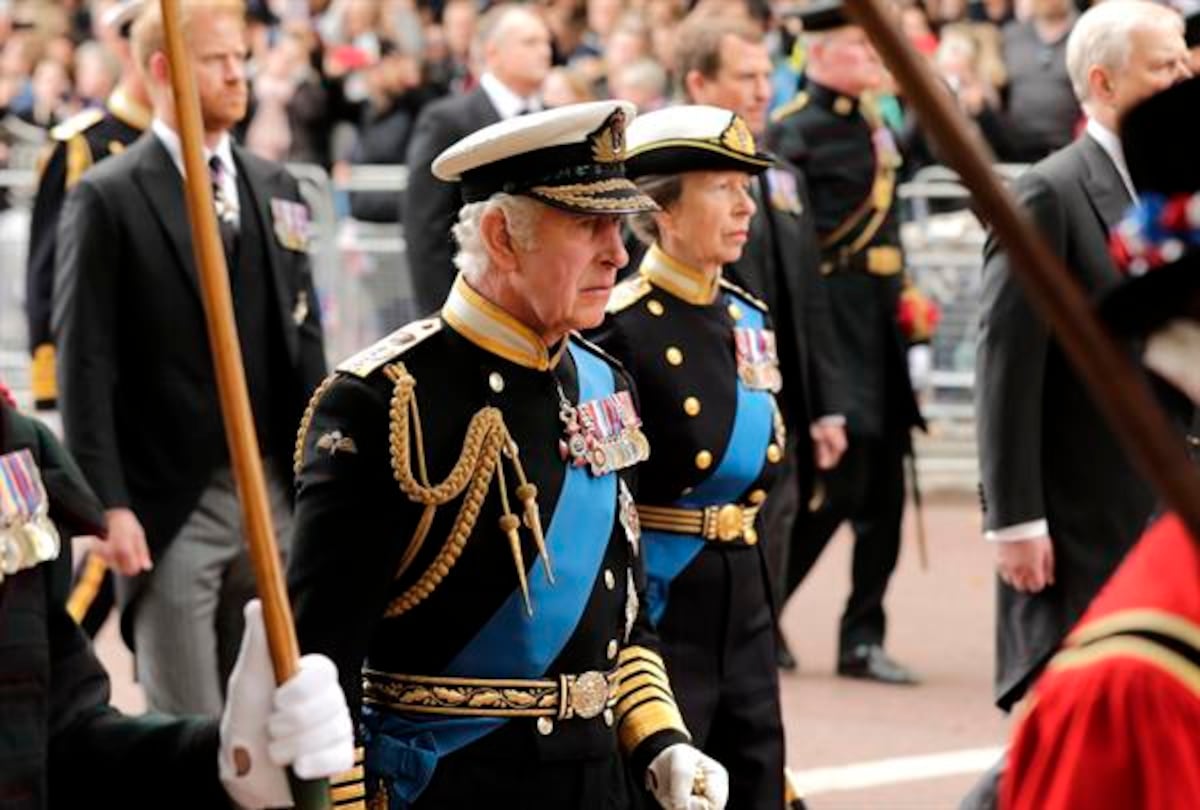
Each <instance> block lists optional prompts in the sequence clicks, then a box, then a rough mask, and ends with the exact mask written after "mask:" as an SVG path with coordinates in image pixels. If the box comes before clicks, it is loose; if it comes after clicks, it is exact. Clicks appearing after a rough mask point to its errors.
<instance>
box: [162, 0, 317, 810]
mask: <svg viewBox="0 0 1200 810" xmlns="http://www.w3.org/2000/svg"><path fill="white" fill-rule="evenodd" d="M160 3H161V6H160V7H161V9H162V18H163V31H164V35H165V39H166V48H167V58H168V60H169V61H170V65H171V88H172V91H173V93H174V96H175V115H176V122H177V125H178V127H179V139H180V142H181V143H182V151H183V165H184V176H185V183H184V189H185V193H186V196H187V211H188V221H189V223H190V224H191V233H192V246H193V250H194V251H195V258H196V269H197V271H198V273H199V278H200V291H201V299H202V300H203V302H204V316H205V321H206V323H207V326H208V341H209V347H210V349H211V351H212V356H213V363H214V365H215V367H216V378H217V391H218V394H219V397H220V402H221V415H222V418H223V420H224V423H225V438H226V441H227V442H228V444H229V458H230V460H231V464H232V468H233V475H234V480H235V481H236V483H237V488H238V498H239V501H240V502H241V506H242V519H243V523H244V525H245V535H246V543H247V545H248V546H249V554H250V562H251V565H252V566H253V568H254V579H255V584H256V587H257V590H258V596H259V599H260V600H261V601H262V606H263V623H264V625H265V626H266V631H267V646H268V648H269V649H270V652H271V664H272V666H273V667H274V670H275V682H276V683H278V684H282V683H284V682H285V681H287V680H288V679H289V678H291V677H292V676H293V675H295V674H296V670H297V667H298V662H299V659H300V651H299V643H298V642H297V641H296V629H295V624H294V622H293V620H292V609H291V605H290V603H289V602H288V596H287V587H286V585H285V583H284V579H283V571H282V568H281V566H280V563H279V549H278V547H277V546H276V544H275V528H274V526H273V525H272V521H271V509H270V503H269V501H268V499H267V488H266V479H265V478H264V476H263V469H262V461H261V456H260V455H259V449H258V436H257V435H256V434H255V430H254V416H253V414H252V412H251V410H250V395H249V392H248V391H247V388H246V373H245V369H244V366H243V363H242V350H241V345H240V344H239V343H238V335H237V324H236V321H235V320H234V315H233V297H232V294H231V293H230V289H229V270H228V268H227V267H226V264H225V250H224V248H223V247H222V244H221V236H220V232H219V231H218V229H217V220H216V213H215V211H214V209H213V198H212V184H211V180H210V175H209V170H208V166H207V164H206V163H205V160H204V151H203V145H204V127H203V122H202V121H201V118H200V97H199V94H198V92H197V90H196V80H195V77H194V76H193V75H192V70H191V60H190V58H189V56H188V51H187V43H186V42H185V41H184V38H183V29H182V19H181V17H182V15H181V10H180V0H160ZM289 776H290V777H292V794H293V798H294V799H295V803H296V807H298V808H311V809H312V810H317V809H318V808H327V807H329V788H328V784H327V782H326V780H316V781H313V782H306V783H301V782H300V781H299V780H297V779H295V778H294V776H292V775H291V774H290V773H289Z"/></svg>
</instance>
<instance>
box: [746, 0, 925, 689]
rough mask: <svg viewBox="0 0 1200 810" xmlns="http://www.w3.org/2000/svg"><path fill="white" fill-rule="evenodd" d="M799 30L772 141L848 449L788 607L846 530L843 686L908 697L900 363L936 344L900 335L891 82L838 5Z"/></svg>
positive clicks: (910, 410) (828, 476) (907, 399)
mask: <svg viewBox="0 0 1200 810" xmlns="http://www.w3.org/2000/svg"><path fill="white" fill-rule="evenodd" d="M803 22H804V28H805V31H806V32H807V33H808V35H809V37H810V41H809V49H808V64H807V66H806V68H805V73H806V76H807V86H806V90H805V92H803V93H800V94H799V95H798V96H797V97H796V98H795V99H794V100H793V101H791V102H790V103H788V104H787V105H785V106H783V107H781V108H779V109H778V110H776V111H775V113H774V114H773V116H772V125H771V128H770V132H769V140H770V145H771V147H772V149H773V151H775V152H776V153H777V154H779V155H780V156H782V157H783V158H785V159H787V160H790V161H791V162H792V163H794V164H795V165H797V166H799V168H800V170H801V171H802V172H803V173H804V176H805V177H806V178H807V180H808V185H809V190H810V193H811V194H812V208H813V212H814V214H813V216H814V220H815V223H816V230H817V235H818V238H819V240H820V251H821V272H822V273H823V274H824V275H825V283H826V284H827V285H828V286H827V289H828V292H829V298H830V302H831V304H832V308H833V322H834V327H835V332H836V334H837V339H838V341H839V343H840V348H841V349H842V353H843V357H844V359H845V364H844V367H845V384H846V386H847V389H848V392H849V395H848V406H847V408H846V430H847V433H848V434H849V447H848V449H847V451H846V454H845V457H844V458H843V459H842V461H841V463H840V464H838V466H837V467H836V468H835V469H833V470H831V471H829V472H827V473H825V474H824V475H822V476H821V481H822V483H823V487H822V493H821V495H820V496H819V497H816V498H814V501H815V502H816V503H817V504H819V505H817V506H816V508H815V510H814V511H812V512H811V513H807V514H804V515H802V519H801V520H800V521H799V522H798V523H797V526H796V529H795V533H794V536H795V538H796V539H795V541H794V542H793V544H792V548H791V556H790V559H789V561H788V567H787V572H786V582H785V584H784V594H785V598H786V596H787V595H790V594H791V592H792V591H793V590H794V589H795V588H796V587H798V586H799V585H800V583H801V582H802V581H803V580H804V578H805V577H806V576H807V575H808V572H809V571H810V570H811V569H812V567H813V565H815V564H816V561H817V559H818V558H819V556H820V554H821V552H822V551H823V550H824V548H825V545H826V544H827V543H828V541H829V540H830V538H831V537H832V536H833V534H834V532H835V531H836V530H837V528H838V527H839V526H840V525H841V524H842V523H843V522H845V521H849V522H850V523H851V524H852V526H853V528H854V534H855V542H854V561H853V566H852V574H851V576H852V589H851V593H850V598H849V599H848V600H847V603H846V609H845V612H844V613H843V614H842V620H841V630H840V633H839V653H838V673H839V674H841V675H845V676H849V677H861V678H868V679H871V680H876V681H880V682H884V683H896V684H907V683H912V682H914V681H915V678H914V677H913V676H912V675H911V674H910V673H909V672H908V671H907V670H906V669H905V668H904V667H902V666H900V665H899V664H897V663H896V662H895V661H893V660H892V659H891V658H890V657H888V655H887V654H886V653H885V652H884V650H883V642H884V636H885V632H886V617H885V615H884V609H883V599H884V594H885V593H886V592H887V587H888V583H889V582H890V580H891V576H892V572H893V571H894V570H895V567H896V561H897V558H898V556H899V553H900V526H901V522H902V516H903V512H904V456H905V455H906V454H907V453H909V452H911V442H910V438H909V431H910V430H911V429H912V428H913V427H920V426H923V424H924V423H923V421H922V419H921V415H920V412H919V411H918V409H917V404H916V400H915V399H914V397H913V391H912V383H911V381H910V378H909V371H908V364H907V362H906V352H907V350H908V348H909V346H910V344H912V343H914V342H917V341H919V340H921V339H927V338H928V335H927V334H923V333H922V330H920V329H917V330H912V331H909V332H907V333H906V332H903V331H902V330H901V328H900V319H899V309H900V301H901V298H902V296H903V295H906V294H907V295H911V294H913V292H915V288H913V287H911V286H910V284H909V282H908V280H907V279H906V277H905V274H904V256H903V253H902V251H901V249H900V223H899V218H898V216H897V211H896V196H895V187H896V170H897V168H898V167H899V165H900V162H901V160H900V154H899V151H898V149H897V147H896V144H895V141H894V139H893V137H892V134H891V131H890V130H889V129H888V128H887V125H886V124H885V123H884V122H883V120H882V117H881V115H880V114H879V111H878V109H877V108H876V106H875V104H874V102H873V100H872V98H871V92H872V91H874V90H875V89H876V88H877V87H878V86H879V84H880V82H881V81H882V79H883V74H882V66H881V64H880V62H879V57H878V56H877V55H876V53H875V51H874V49H873V48H872V47H871V43H870V40H869V39H868V38H867V35H866V33H865V32H864V31H863V30H862V29H861V28H859V27H857V26H855V25H853V24H851V22H850V20H849V19H848V18H847V17H846V16H845V15H844V13H843V10H842V6H841V3H840V2H837V0H835V2H829V3H819V4H817V3H814V4H812V5H810V6H808V7H806V8H805V10H804V12H803Z"/></svg>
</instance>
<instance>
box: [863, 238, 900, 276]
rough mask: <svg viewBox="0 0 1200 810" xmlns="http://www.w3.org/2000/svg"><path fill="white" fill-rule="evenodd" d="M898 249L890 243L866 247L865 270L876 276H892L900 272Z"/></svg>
mask: <svg viewBox="0 0 1200 810" xmlns="http://www.w3.org/2000/svg"><path fill="white" fill-rule="evenodd" d="M901 264H902V262H901V260H900V250H899V249H898V248H895V247H892V246H891V245H884V246H881V247H873V248H867V272H868V273H871V274H872V275H876V276H894V275H895V274H896V273H899V272H900V269H901V267H900V265H901Z"/></svg>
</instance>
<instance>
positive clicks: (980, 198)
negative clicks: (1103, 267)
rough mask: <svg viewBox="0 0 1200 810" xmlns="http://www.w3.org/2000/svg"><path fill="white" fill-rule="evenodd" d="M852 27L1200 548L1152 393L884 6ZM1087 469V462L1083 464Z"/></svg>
mask: <svg viewBox="0 0 1200 810" xmlns="http://www.w3.org/2000/svg"><path fill="white" fill-rule="evenodd" d="M845 2H846V8H847V10H848V11H849V13H850V15H851V16H852V17H853V18H854V20H855V22H857V23H858V24H859V25H861V26H862V27H863V29H864V30H865V31H866V32H867V35H868V36H869V37H870V38H871V41H872V42H873V43H874V45H875V48H876V50H878V51H879V54H880V56H882V57H883V61H884V62H885V63H886V64H887V66H888V68H889V69H890V70H891V72H892V74H893V75H894V76H895V77H896V80H897V81H898V82H899V83H900V86H901V87H902V88H903V90H904V96H905V98H906V99H907V100H908V101H910V102H911V103H912V106H913V107H915V108H916V110H917V112H918V114H919V115H920V118H921V126H922V129H923V130H924V132H926V133H928V135H929V136H930V137H932V138H933V139H934V140H935V141H936V142H937V144H938V146H939V147H940V148H941V154H942V155H943V156H944V157H945V161H946V163H948V164H949V165H950V166H951V167H952V168H954V170H955V171H957V172H958V174H959V176H960V177H961V178H962V182H963V184H964V185H965V186H966V187H967V188H968V189H970V190H971V194H972V201H973V203H974V204H975V206H976V208H977V210H979V211H980V212H982V214H983V215H984V217H985V218H986V219H987V221H988V222H989V223H990V224H991V227H992V229H993V231H995V233H996V236H997V238H999V239H1000V241H1001V242H1002V243H1003V244H1004V248H1005V249H1006V250H1007V251H1008V253H1009V255H1010V256H1011V257H1012V261H1011V262H1010V263H1009V265H1010V267H1011V268H1012V269H1013V272H1015V273H1016V274H1017V278H1018V279H1019V281H1020V282H1021V284H1022V285H1023V286H1024V288H1025V293H1026V295H1028V296H1029V299H1030V301H1031V302H1032V303H1033V306H1034V308H1035V309H1036V310H1037V312H1038V314H1039V315H1041V317H1042V318H1043V319H1044V320H1045V321H1046V322H1047V323H1049V324H1050V326H1051V327H1052V328H1053V330H1054V333H1055V336H1056V337H1057V338H1058V341H1059V343H1061V344H1062V347H1063V349H1064V351H1065V352H1066V354H1067V357H1068V358H1069V359H1070V360H1071V362H1072V363H1073V364H1074V366H1075V369H1076V371H1078V372H1079V375H1080V377H1082V379H1083V381H1084V383H1086V384H1087V386H1088V388H1089V389H1090V390H1091V392H1092V395H1093V396H1094V397H1095V399H1096V402H1097V404H1098V405H1099V406H1100V410H1101V412H1102V413H1103V414H1104V415H1105V417H1106V418H1107V419H1108V423H1109V425H1110V426H1111V427H1112V429H1113V432H1114V433H1115V434H1116V435H1117V437H1118V439H1119V440H1120V441H1121V443H1122V445H1123V446H1124V447H1125V450H1126V452H1127V453H1129V456H1130V458H1131V459H1132V460H1133V462H1134V464H1135V465H1136V466H1137V468H1138V470H1139V471H1140V472H1141V474H1142V475H1143V476H1145V477H1146V479H1147V480H1148V481H1150V483H1151V484H1153V485H1154V487H1155V488H1156V489H1157V490H1158V492H1159V494H1160V495H1162V497H1163V499H1164V500H1165V501H1166V503H1167V504H1168V505H1169V506H1170V507H1171V508H1172V509H1173V510H1175V512H1176V513H1177V514H1178V515H1179V517H1180V519H1182V520H1183V522H1184V524H1185V525H1186V526H1187V528H1188V531H1189V532H1190V533H1191V535H1192V539H1193V541H1195V542H1196V543H1200V476H1197V472H1196V469H1195V468H1194V467H1193V466H1192V463H1191V461H1190V460H1189V459H1188V456H1187V453H1186V451H1185V449H1184V443H1183V441H1182V440H1181V439H1180V438H1179V437H1178V436H1177V435H1176V433H1175V431H1173V430H1172V429H1171V427H1170V425H1169V423H1168V421H1167V417H1166V414H1165V413H1164V412H1163V409H1162V408H1161V407H1160V406H1159V404H1158V403H1157V402H1156V401H1155V399H1154V397H1153V396H1152V395H1151V393H1150V389H1149V386H1147V385H1146V382H1145V380H1144V378H1143V377H1142V375H1141V373H1140V372H1139V371H1138V369H1137V368H1136V367H1135V366H1134V364H1133V362H1132V361H1131V360H1130V359H1129V357H1128V356H1127V355H1126V353H1125V352H1123V351H1121V350H1120V348H1119V347H1118V345H1117V343H1116V341H1115V340H1114V339H1113V338H1112V336H1111V335H1110V334H1109V332H1108V331H1107V330H1106V329H1105V328H1104V327H1103V326H1101V324H1100V321H1099V319H1098V318H1097V317H1096V315H1095V314H1094V313H1093V311H1092V307H1091V305H1090V304H1089V302H1088V300H1087V298H1086V297H1085V296H1084V294H1083V291H1082V290H1081V289H1080V288H1079V286H1078V284H1077V283H1076V282H1075V281H1074V279H1073V277H1072V276H1071V275H1070V274H1069V273H1068V272H1067V269H1066V267H1065V266H1064V265H1063V263H1062V260H1061V259H1060V258H1059V257H1058V256H1056V255H1055V254H1054V252H1053V251H1052V250H1051V249H1050V247H1049V246H1048V245H1047V244H1046V242H1045V240H1044V239H1042V236H1041V233H1040V232H1039V231H1038V230H1037V228H1036V226H1034V224H1033V223H1032V222H1031V221H1030V220H1029V218H1028V217H1027V216H1026V215H1025V214H1023V213H1022V212H1021V211H1020V210H1018V207H1017V203H1016V201H1015V200H1014V199H1013V197H1012V195H1011V194H1010V193H1009V192H1008V190H1007V188H1006V187H1005V186H1004V184H1003V183H1001V182H1000V181H999V179H997V177H996V175H995V173H994V172H993V171H992V165H991V162H990V161H989V159H988V151H987V149H986V148H985V147H984V146H983V145H982V144H981V143H980V141H979V139H978V136H977V135H976V134H975V133H974V131H973V130H971V129H970V127H969V126H968V123H967V121H966V119H965V118H964V117H963V115H962V113H961V112H960V111H959V110H958V108H957V106H956V105H955V104H954V103H953V101H952V99H951V98H950V94H949V92H948V91H947V90H946V88H945V87H944V86H943V85H942V83H941V82H940V81H938V79H937V78H936V77H935V76H934V75H933V71H932V70H931V69H930V67H929V65H928V64H927V63H926V61H925V59H924V58H923V57H921V56H920V55H918V54H917V52H916V51H915V50H914V49H913V47H912V45H910V44H909V42H908V41H907V40H906V39H905V38H904V36H903V35H902V34H901V33H900V28H899V25H898V24H897V22H896V20H895V18H894V17H893V16H892V15H891V14H889V13H888V12H887V11H885V9H884V5H883V3H882V1H881V0H845ZM1080 461H1083V462H1086V461H1087V460H1086V459H1080Z"/></svg>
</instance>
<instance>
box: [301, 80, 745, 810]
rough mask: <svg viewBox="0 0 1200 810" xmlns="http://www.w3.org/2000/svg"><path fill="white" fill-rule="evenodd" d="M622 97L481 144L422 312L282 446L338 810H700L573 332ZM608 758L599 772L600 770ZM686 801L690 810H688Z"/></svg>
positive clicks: (627, 439) (630, 418)
mask: <svg viewBox="0 0 1200 810" xmlns="http://www.w3.org/2000/svg"><path fill="white" fill-rule="evenodd" d="M633 115H634V108H633V106H632V105H631V104H628V103H626V102H594V103H590V104H582V105H571V106H568V107H563V108H560V109H557V110H551V111H547V112H542V113H534V114H531V115H527V116H522V117H519V118H515V119H511V120H509V121H506V122H502V123H498V124H494V125H492V126H489V127H486V128H484V129H482V130H479V131H478V132H476V133H474V134H473V135H470V136H468V137H467V138H465V139H463V140H461V141H459V142H458V143H457V144H455V145H454V146H452V147H450V148H449V149H448V150H446V151H445V152H443V153H442V155H441V156H440V157H439V158H438V159H437V160H436V161H435V162H434V165H433V171H434V173H435V174H436V175H437V176H438V177H439V178H441V179H442V180H444V181H460V182H461V183H462V193H463V197H464V200H465V202H466V205H465V206H464V208H463V210H462V212H461V213H460V216H459V221H458V224H457V226H456V227H455V237H456V239H457V241H458V244H459V245H460V251H459V253H458V256H457V259H456V264H457V266H458V267H459V269H460V271H461V272H460V275H459V277H458V279H457V280H456V281H455V283H454V286H453V288H452V290H451V293H450V295H449V297H448V298H447V300H446V302H445V305H444V306H443V308H442V310H441V312H440V314H439V315H437V316H435V317H432V318H428V319H425V320H421V321H417V322H415V323H412V324H409V325H407V326H405V327H402V328H401V329H400V330H398V331H396V332H395V333H393V334H392V335H390V336H388V337H386V338H384V339H383V340H382V341H380V342H379V343H377V344H375V345H374V346H371V347H370V348H368V349H366V350H365V351H363V352H361V353H360V354H358V355H356V356H354V357H352V358H350V359H349V360H347V361H345V362H343V363H342V364H341V365H340V366H339V368H338V370H337V371H336V372H335V373H334V374H333V375H332V376H331V377H330V378H329V379H328V380H327V381H326V383H324V384H323V385H322V386H321V387H320V388H319V389H318V391H317V393H316V394H315V395H314V397H313V401H312V404H311V406H310V408H309V411H308V413H307V414H306V416H305V419H304V421H303V423H302V426H301V429H300V434H299V437H298V440H297V451H296V452H297V456H296V461H297V477H298V482H299V490H298V495H297V502H296V535H295V540H294V545H293V552H292V560H291V564H290V569H289V581H290V587H291V590H292V593H293V598H294V603H295V606H296V619H297V631H298V634H299V638H300V643H301V646H302V647H303V648H304V649H306V650H316V651H321V652H325V653H326V654H328V655H330V656H331V657H332V658H333V659H334V660H335V661H336V662H337V664H338V667H339V670H340V671H341V673H342V681H343V685H344V686H345V688H346V690H347V693H348V694H349V695H350V697H351V705H352V706H355V707H356V708H357V707H358V702H359V697H360V696H361V701H362V706H361V719H362V723H361V729H360V730H361V733H362V737H363V741H364V743H365V767H364V768H363V769H362V770H361V771H357V772H356V774H355V775H357V776H358V777H359V779H362V778H363V777H364V776H365V786H359V787H357V788H354V787H353V786H351V787H349V788H348V789H347V790H346V792H345V793H344V794H343V795H344V797H345V798H346V801H347V804H346V805H345V806H348V807H362V806H364V805H363V802H364V798H363V797H364V794H365V802H366V806H370V807H372V808H374V807H389V808H391V810H399V809H400V808H409V807H415V808H437V809H438V810H454V809H455V808H479V807H503V808H512V809H513V810H521V809H522V808H546V810H551V808H554V809H556V810H557V808H567V807H569V808H583V809H584V810H586V809H588V808H596V810H600V808H623V807H627V806H628V804H629V802H630V801H631V798H632V797H631V791H630V788H629V785H628V784H627V781H626V778H625V773H626V768H627V767H628V769H629V772H631V773H632V775H633V778H634V779H636V780H638V781H642V780H645V781H646V782H647V784H648V786H649V787H650V788H651V791H652V793H653V794H654V796H655V797H656V798H657V799H658V801H659V803H660V804H661V805H662V806H663V807H668V808H719V807H723V806H724V801H725V799H724V796H725V792H726V790H727V777H726V775H725V771H724V769H723V768H721V767H720V766H719V765H718V764H717V763H715V762H714V761H712V760H710V759H709V758H707V757H705V756H704V755H703V754H701V753H700V752H699V751H698V750H696V749H695V748H693V747H692V746H691V745H690V744H688V741H689V736H688V734H687V731H686V729H685V726H684V724H683V722H682V720H681V718H680V715H679V711H678V709H677V707H676V703H675V699H674V697H673V695H672V691H671V686H670V682H669V679H668V678H667V674H666V669H665V667H664V664H663V661H662V658H661V657H660V653H659V652H658V649H657V647H658V641H657V638H656V637H655V635H654V632H653V630H652V628H651V627H650V624H649V621H648V619H647V618H646V609H645V604H644V595H643V592H642V583H643V581H644V575H643V569H642V557H641V551H642V545H641V540H640V538H639V534H638V525H637V517H636V510H635V507H634V494H633V492H634V489H633V485H634V479H633V470H634V465H636V464H637V463H638V462H640V461H642V460H644V459H645V457H646V455H647V453H648V452H649V448H648V446H647V443H646V439H645V435H644V434H643V433H642V431H641V428H640V418H639V416H638V412H637V408H636V406H635V400H634V397H633V393H632V389H631V387H630V383H629V380H628V378H627V376H626V375H625V373H624V372H623V371H622V370H621V369H620V367H619V366H618V365H617V364H615V363H614V361H612V360H611V359H610V358H609V357H608V356H607V355H605V354H604V353H603V352H601V351H600V350H598V349H597V348H595V347H594V346H592V345H590V344H588V343H586V342H584V341H583V340H582V339H580V338H578V337H577V336H575V334H574V333H573V332H572V331H571V330H572V329H575V328H582V327H592V326H596V325H598V324H599V323H600V321H601V319H602V318H603V313H604V307H605V304H606V303H607V301H608V296H609V293H610V292H611V289H612V286H613V283H614V280H615V277H616V272H617V270H618V268H619V267H620V266H621V265H622V264H623V263H624V262H625V261H626V258H627V257H626V255H625V251H624V249H623V247H622V246H621V242H620V238H619V236H620V231H619V227H620V225H619V217H618V215H619V214H622V213H628V212H634V211H642V210H646V209H649V208H653V207H654V204H653V202H651V201H650V200H649V199H647V198H646V197H644V196H643V195H641V194H640V193H639V192H638V191H637V189H636V188H635V187H634V186H633V184H632V183H631V182H630V181H628V180H627V179H625V177H624V166H623V153H624V124H625V121H627V120H630V119H631V118H632V117H633ZM622 755H624V756H622ZM689 800H690V803H689Z"/></svg>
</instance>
